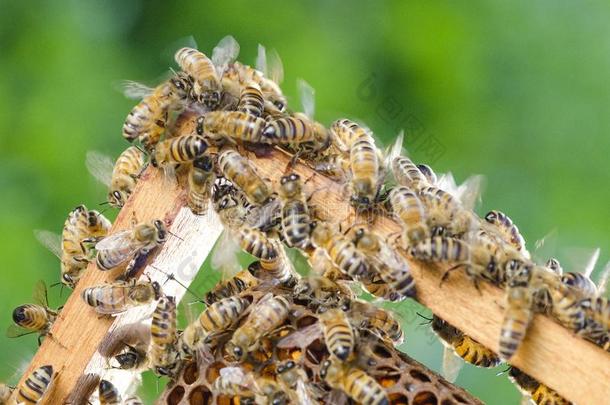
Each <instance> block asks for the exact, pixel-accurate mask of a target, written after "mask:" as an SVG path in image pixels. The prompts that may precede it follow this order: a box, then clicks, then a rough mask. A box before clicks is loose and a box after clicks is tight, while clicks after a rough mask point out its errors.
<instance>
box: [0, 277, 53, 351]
mask: <svg viewBox="0 0 610 405" xmlns="http://www.w3.org/2000/svg"><path fill="white" fill-rule="evenodd" d="M33 298H34V302H35V303H36V304H25V305H20V306H18V307H17V308H15V309H14V310H13V322H15V324H14V325H10V326H9V327H8V329H7V330H6V336H7V337H9V338H15V337H20V336H24V335H29V334H30V333H39V334H40V336H39V337H38V343H39V344H40V340H41V339H42V338H43V337H44V336H46V335H48V334H49V333H50V332H49V331H50V329H51V326H52V325H53V322H55V319H56V318H57V315H58V311H54V310H52V309H50V308H49V302H48V299H47V286H46V285H45V283H44V281H42V280H40V281H38V282H37V283H36V285H35V286H34V293H33Z"/></svg>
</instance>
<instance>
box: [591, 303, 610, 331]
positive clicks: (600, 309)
mask: <svg viewBox="0 0 610 405" xmlns="http://www.w3.org/2000/svg"><path fill="white" fill-rule="evenodd" d="M591 317H592V318H593V320H594V321H595V322H597V323H598V324H600V325H601V327H602V329H603V330H604V331H606V332H607V331H608V330H610V301H608V298H606V297H597V298H596V299H594V300H593V301H592V302H591Z"/></svg>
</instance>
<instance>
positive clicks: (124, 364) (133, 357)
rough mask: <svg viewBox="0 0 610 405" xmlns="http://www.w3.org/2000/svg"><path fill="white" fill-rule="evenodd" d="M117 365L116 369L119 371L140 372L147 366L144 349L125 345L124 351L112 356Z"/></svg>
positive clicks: (146, 355) (146, 354) (146, 356)
mask: <svg viewBox="0 0 610 405" xmlns="http://www.w3.org/2000/svg"><path fill="white" fill-rule="evenodd" d="M114 360H115V361H116V363H117V364H118V366H117V367H116V368H118V369H121V370H141V369H143V368H144V367H146V366H147V365H148V360H149V359H148V353H147V350H146V348H144V347H140V346H132V345H126V349H125V350H124V351H123V352H121V353H118V354H117V355H116V356H114Z"/></svg>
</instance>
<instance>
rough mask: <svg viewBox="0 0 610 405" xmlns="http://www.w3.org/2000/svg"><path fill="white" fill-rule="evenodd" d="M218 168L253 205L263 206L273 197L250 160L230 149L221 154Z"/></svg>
mask: <svg viewBox="0 0 610 405" xmlns="http://www.w3.org/2000/svg"><path fill="white" fill-rule="evenodd" d="M218 166H219V167H220V171H221V172H222V174H223V175H224V176H225V177H226V178H227V179H229V181H231V183H233V184H234V185H235V186H236V187H237V188H239V189H240V190H242V191H243V193H244V194H245V195H246V198H247V199H248V200H249V201H250V202H251V203H254V204H263V203H264V202H265V201H267V200H268V199H269V197H270V196H271V190H270V188H269V187H268V186H267V184H265V182H264V181H263V179H261V178H260V177H259V176H258V174H257V173H256V171H255V170H254V168H253V167H252V166H251V164H250V162H249V161H248V159H246V158H244V157H242V156H241V155H240V154H239V153H237V152H236V151H234V150H230V149H229V150H227V151H225V152H223V153H221V154H220V156H219V158H218Z"/></svg>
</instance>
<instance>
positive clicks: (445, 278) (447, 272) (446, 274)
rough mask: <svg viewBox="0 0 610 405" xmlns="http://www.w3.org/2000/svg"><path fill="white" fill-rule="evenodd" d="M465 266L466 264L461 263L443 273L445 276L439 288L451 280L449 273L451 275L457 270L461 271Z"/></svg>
mask: <svg viewBox="0 0 610 405" xmlns="http://www.w3.org/2000/svg"><path fill="white" fill-rule="evenodd" d="M463 266H464V264H463V263H459V264H456V265H455V266H453V267H450V268H449V269H447V270H446V271H445V272H444V273H443V276H442V277H441V282H440V283H439V285H438V286H439V287H442V286H443V283H444V282H445V281H447V279H448V278H449V273H451V272H452V271H454V270H457V269H459V268H460V267H463Z"/></svg>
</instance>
